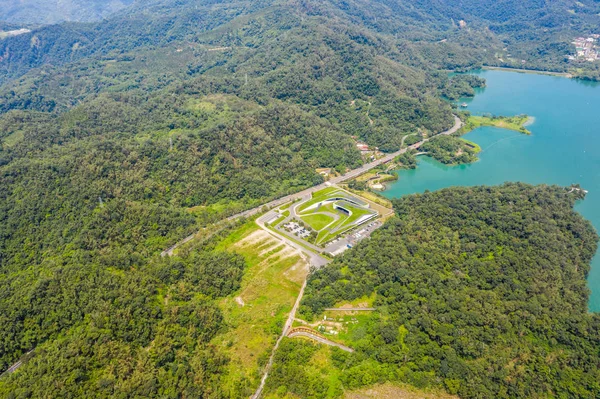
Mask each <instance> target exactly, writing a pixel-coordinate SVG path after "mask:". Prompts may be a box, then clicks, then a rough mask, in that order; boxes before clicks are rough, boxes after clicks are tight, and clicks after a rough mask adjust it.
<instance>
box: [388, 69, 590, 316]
mask: <svg viewBox="0 0 600 399" xmlns="http://www.w3.org/2000/svg"><path fill="white" fill-rule="evenodd" d="M476 74H477V75H479V76H481V77H483V78H485V79H486V80H487V87H486V88H484V89H481V90H478V92H477V94H476V95H475V97H474V98H471V99H463V100H461V102H463V101H464V102H466V103H467V104H468V105H469V106H468V108H467V109H468V110H469V111H471V113H473V114H475V115H481V114H486V113H491V114H495V115H517V114H527V115H530V116H533V117H535V122H534V123H533V124H532V125H530V126H528V129H529V130H530V131H531V132H532V135H530V136H527V135H524V134H520V133H517V132H512V131H509V130H504V129H498V128H492V127H483V128H479V129H476V130H474V131H473V132H470V133H468V134H467V135H465V136H464V137H465V138H467V139H469V140H471V141H474V142H476V143H477V144H479V145H480V146H481V148H482V152H481V153H480V154H479V158H480V160H479V161H478V162H475V163H473V164H470V165H460V166H445V165H443V164H441V163H439V162H437V161H435V160H433V159H431V158H428V157H419V165H418V167H417V169H415V170H401V171H398V174H399V177H400V179H399V180H398V181H397V182H395V183H394V184H392V185H390V186H388V189H387V190H386V191H385V192H384V193H383V194H384V195H385V196H387V197H390V198H391V197H400V196H403V195H406V194H413V193H421V192H423V191H425V190H431V191H433V190H438V189H441V188H444V187H451V186H474V185H496V184H502V183H504V182H506V181H522V182H526V183H531V184H540V183H546V184H558V185H563V186H568V185H570V184H572V183H579V184H581V186H582V188H584V189H586V190H588V191H589V193H588V195H587V197H586V199H585V200H584V201H581V202H579V203H578V204H577V206H576V208H575V209H576V210H577V211H578V212H580V213H581V214H582V215H583V216H584V217H585V218H587V219H588V220H590V221H591V222H592V223H593V224H594V226H595V227H596V229H597V230H598V231H600V85H599V84H597V83H590V82H581V81H577V80H573V79H567V78H562V77H555V76H547V75H536V74H525V73H516V72H504V71H479V72H476ZM588 286H589V288H590V289H591V291H592V294H591V298H590V302H589V309H590V310H591V311H594V312H600V256H599V255H598V254H596V257H595V258H594V260H593V262H592V270H591V273H590V275H589V277H588Z"/></svg>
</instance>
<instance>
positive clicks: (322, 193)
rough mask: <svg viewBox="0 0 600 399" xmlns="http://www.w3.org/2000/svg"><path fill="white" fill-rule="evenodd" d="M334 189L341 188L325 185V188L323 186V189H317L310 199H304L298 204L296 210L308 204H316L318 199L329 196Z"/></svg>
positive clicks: (298, 210) (306, 206) (321, 199)
mask: <svg viewBox="0 0 600 399" xmlns="http://www.w3.org/2000/svg"><path fill="white" fill-rule="evenodd" d="M336 191H341V190H340V189H339V188H337V187H327V188H324V189H323V190H319V191H317V192H316V193H313V195H312V199H311V200H310V201H306V202H305V203H304V204H302V205H300V206H299V207H298V209H296V212H302V211H303V210H305V209H306V208H308V207H309V206H311V205H313V204H316V203H317V202H319V201H323V200H326V199H327V198H329V197H330V196H331V194H333V193H334V192H336Z"/></svg>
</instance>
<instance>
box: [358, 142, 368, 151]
mask: <svg viewBox="0 0 600 399" xmlns="http://www.w3.org/2000/svg"><path fill="white" fill-rule="evenodd" d="M356 148H358V150H359V151H369V146H368V145H366V144H364V143H357V144H356Z"/></svg>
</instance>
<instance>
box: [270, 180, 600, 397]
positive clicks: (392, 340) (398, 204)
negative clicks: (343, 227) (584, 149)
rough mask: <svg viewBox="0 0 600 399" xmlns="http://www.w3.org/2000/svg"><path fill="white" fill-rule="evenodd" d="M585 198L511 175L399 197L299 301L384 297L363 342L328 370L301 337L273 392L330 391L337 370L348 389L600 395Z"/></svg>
mask: <svg viewBox="0 0 600 399" xmlns="http://www.w3.org/2000/svg"><path fill="white" fill-rule="evenodd" d="M575 199H576V197H575V196H573V195H572V194H571V195H568V194H567V190H566V189H563V188H558V187H547V186H538V187H533V186H529V185H525V184H519V183H512V184H505V185H503V186H500V187H493V188H490V187H474V188H451V189H444V190H440V191H437V192H434V193H425V194H421V195H413V196H408V197H405V198H402V199H398V200H395V201H394V207H395V210H396V213H397V216H396V217H395V218H394V219H392V220H390V221H389V222H388V223H387V224H386V225H385V226H384V227H383V228H382V229H380V230H378V231H377V232H376V233H374V234H373V236H372V238H371V239H370V240H366V241H364V242H361V243H360V244H359V245H358V247H356V248H355V249H354V250H352V251H348V252H347V253H346V254H345V255H344V256H342V257H341V258H336V259H335V261H334V262H333V263H332V264H330V265H328V266H326V267H325V268H323V269H321V270H318V271H316V272H315V273H313V274H312V276H311V277H310V278H309V282H308V286H307V289H306V293H305V296H304V300H303V304H302V308H301V312H302V313H303V315H304V317H311V315H312V316H313V317H314V316H318V317H319V318H320V319H322V316H320V314H321V312H322V311H323V309H324V308H326V307H332V306H334V305H336V304H339V303H346V302H347V301H348V302H349V301H353V300H356V299H357V298H362V297H365V296H367V297H368V296H371V295H372V294H374V295H375V301H374V306H375V307H376V308H377V313H376V314H374V315H373V316H372V317H370V318H369V320H368V321H367V322H366V323H365V324H364V325H363V326H362V327H361V328H357V329H355V330H354V332H353V334H352V335H351V336H350V340H351V342H350V344H351V345H352V346H353V347H354V348H355V349H356V352H357V353H355V354H351V355H348V354H345V353H343V352H341V351H340V352H336V353H335V355H334V356H335V357H334V358H333V363H332V364H333V365H335V367H336V370H330V371H329V372H328V373H329V374H330V375H331V376H332V378H330V379H328V376H327V375H324V376H322V377H319V376H318V373H314V372H313V371H314V369H311V365H310V364H309V362H308V360H307V361H305V362H295V361H294V360H293V359H298V358H302V357H303V356H304V355H303V353H305V352H306V351H309V353H310V349H309V348H308V349H307V348H306V347H305V346H307V345H308V346H309V347H310V344H305V345H304V346H303V345H300V344H297V345H292V344H291V343H290V344H289V345H288V346H287V347H286V348H285V349H284V351H283V352H282V353H281V354H280V357H281V359H288V360H289V361H286V362H285V364H280V365H276V369H275V370H276V371H275V372H274V373H273V376H272V378H271V380H270V382H269V384H270V386H271V387H272V388H271V389H273V390H276V389H277V388H279V387H280V386H288V387H294V388H293V389H296V390H299V389H302V390H304V391H303V392H298V391H294V390H292V393H296V394H299V395H301V396H303V397H310V396H312V395H314V396H315V397H319V395H321V394H322V392H323V391H327V390H328V389H329V388H330V387H328V384H330V383H331V381H332V380H333V379H335V378H336V377H334V376H338V377H337V378H340V379H341V382H342V385H343V386H344V387H345V388H352V387H358V386H361V385H364V384H365V381H370V382H371V383H372V382H373V381H379V382H381V381H389V380H391V381H402V382H409V383H411V384H413V385H415V386H418V387H445V389H446V390H448V391H449V392H450V393H457V394H458V395H459V396H460V397H464V398H532V397H565V398H566V397H570V398H595V397H598V395H599V394H600V385H599V384H598V382H599V381H600V371H599V370H600V368H599V367H598V365H600V317H599V316H598V315H597V314H589V313H588V310H587V302H588V297H589V290H588V288H587V286H586V276H587V274H588V272H589V268H590V266H589V262H590V260H591V258H592V256H593V255H594V253H595V251H596V247H597V244H596V242H597V239H598V237H597V235H596V233H595V231H594V229H593V227H592V226H591V225H590V223H589V222H587V221H585V220H583V218H582V217H581V216H580V215H578V214H577V213H575V212H574V211H573V210H572V207H573V206H574V203H575ZM309 359H310V357H309ZM312 367H318V366H312ZM291 379H294V380H295V383H294V384H288V383H286V381H289V380H291Z"/></svg>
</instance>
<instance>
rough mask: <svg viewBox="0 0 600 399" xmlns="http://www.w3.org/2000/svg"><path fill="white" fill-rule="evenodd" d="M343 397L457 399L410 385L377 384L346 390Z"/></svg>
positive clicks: (348, 398) (443, 393)
mask: <svg viewBox="0 0 600 399" xmlns="http://www.w3.org/2000/svg"><path fill="white" fill-rule="evenodd" d="M344 399H458V396H454V395H449V394H447V393H445V392H426V391H420V390H418V389H416V388H413V387H410V386H396V385H392V384H384V385H378V386H375V387H371V388H365V389H361V390H358V391H352V392H346V393H345V394H344Z"/></svg>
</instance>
